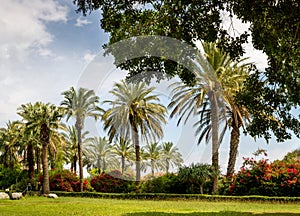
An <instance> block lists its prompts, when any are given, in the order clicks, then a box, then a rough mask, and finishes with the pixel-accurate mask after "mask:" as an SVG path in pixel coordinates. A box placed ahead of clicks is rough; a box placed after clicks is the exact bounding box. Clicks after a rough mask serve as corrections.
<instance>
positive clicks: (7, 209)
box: [0, 197, 300, 216]
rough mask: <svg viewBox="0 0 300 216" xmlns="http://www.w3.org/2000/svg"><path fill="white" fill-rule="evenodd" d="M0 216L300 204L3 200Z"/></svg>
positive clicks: (240, 211)
mask: <svg viewBox="0 0 300 216" xmlns="http://www.w3.org/2000/svg"><path fill="white" fill-rule="evenodd" d="M0 215H1V216H2V215H30V216H34V215H44V216H48V215H84V216H88V215H124V216H139V215H140V216H142V215H145V216H149V215H161V216H171V215H178V216H179V215H186V216H194V215H195V216H196V215H197V216H204V215H207V216H215V215H216V216H221V215H222V216H223V215H230V216H236V215H238V216H250V215H261V216H262V215H264V216H265V215H266V216H275V215H279V216H296V215H300V206H299V204H268V203H253V202H252V203H251V202H233V201H232V202H206V201H191V200H190V201H148V200H147V201H143V200H116V199H92V198H72V197H60V198H59V199H49V198H45V197H27V198H26V199H22V200H0Z"/></svg>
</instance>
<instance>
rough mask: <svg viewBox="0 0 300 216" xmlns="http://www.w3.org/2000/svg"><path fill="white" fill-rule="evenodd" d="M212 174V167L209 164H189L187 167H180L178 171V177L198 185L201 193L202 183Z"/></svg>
mask: <svg viewBox="0 0 300 216" xmlns="http://www.w3.org/2000/svg"><path fill="white" fill-rule="evenodd" d="M212 176H213V174H212V167H211V165H209V164H191V166H189V167H182V168H180V169H179V172H178V177H179V179H181V180H183V181H187V182H189V183H190V184H196V185H198V187H199V189H200V193H201V194H203V185H204V183H205V182H207V181H208V180H209V179H210V178H211V177H212Z"/></svg>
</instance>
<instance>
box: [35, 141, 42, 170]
mask: <svg viewBox="0 0 300 216" xmlns="http://www.w3.org/2000/svg"><path fill="white" fill-rule="evenodd" d="M35 155H36V172H37V173H40V172H41V164H42V163H41V151H40V148H39V147H36V148H35Z"/></svg>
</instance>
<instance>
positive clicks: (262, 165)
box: [221, 158, 300, 196]
mask: <svg viewBox="0 0 300 216" xmlns="http://www.w3.org/2000/svg"><path fill="white" fill-rule="evenodd" d="M221 192H222V193H223V194H229V195H265V196H300V161H296V160H291V161H275V162H272V163H271V162H269V160H268V159H261V160H258V161H256V160H255V159H254V158H244V163H243V166H242V167H241V169H240V170H239V171H238V173H237V174H236V175H234V176H233V177H232V178H227V179H225V180H224V189H223V191H221Z"/></svg>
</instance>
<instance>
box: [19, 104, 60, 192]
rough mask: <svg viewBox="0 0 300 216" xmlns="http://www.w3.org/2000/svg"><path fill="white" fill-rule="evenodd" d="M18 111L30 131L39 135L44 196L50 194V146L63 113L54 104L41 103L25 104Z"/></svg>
mask: <svg viewBox="0 0 300 216" xmlns="http://www.w3.org/2000/svg"><path fill="white" fill-rule="evenodd" d="M18 111H19V112H18V114H19V115H20V116H21V117H22V118H23V121H24V123H25V124H26V127H27V128H28V130H32V131H34V132H35V133H37V134H38V135H39V140H40V142H41V144H42V158H43V159H42V164H43V194H49V193H50V187H49V173H48V168H49V167H48V146H49V143H50V137H51V135H52V133H53V131H54V130H56V129H57V128H58V127H59V124H60V119H61V118H62V116H63V112H62V110H61V108H59V107H56V106H55V105H54V104H49V103H47V104H45V103H41V102H36V103H35V104H31V103H29V104H25V105H24V104H23V105H21V107H19V108H18Z"/></svg>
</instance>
